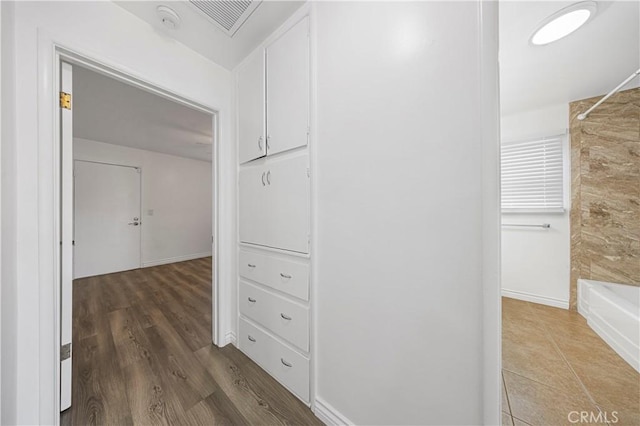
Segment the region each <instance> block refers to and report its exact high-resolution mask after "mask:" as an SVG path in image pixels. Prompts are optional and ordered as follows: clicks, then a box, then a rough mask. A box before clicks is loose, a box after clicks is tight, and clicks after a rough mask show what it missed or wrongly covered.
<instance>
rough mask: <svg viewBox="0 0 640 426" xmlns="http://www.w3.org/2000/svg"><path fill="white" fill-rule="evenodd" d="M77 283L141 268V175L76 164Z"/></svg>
mask: <svg viewBox="0 0 640 426" xmlns="http://www.w3.org/2000/svg"><path fill="white" fill-rule="evenodd" d="M74 169H75V176H74V185H75V209H74V212H75V246H74V248H75V250H74V278H81V277H87V276H93V275H101V274H107V273H112V272H119V271H127V270H130V269H136V268H139V267H140V228H141V225H142V223H141V221H140V174H141V169H139V168H136V167H130V166H120V165H114V164H105V163H94V162H90V161H79V160H77V161H75V167H74Z"/></svg>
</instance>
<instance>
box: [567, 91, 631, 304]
mask: <svg viewBox="0 0 640 426" xmlns="http://www.w3.org/2000/svg"><path fill="white" fill-rule="evenodd" d="M599 99H600V97H596V98H592V99H585V100H581V101H576V102H572V103H571V104H570V122H571V124H570V126H571V212H570V221H571V287H570V289H571V292H570V307H571V309H576V301H577V297H576V296H577V280H578V279H579V278H585V279H593V280H598V281H608V282H615V283H621V284H629V285H635V286H640V88H637V89H632V90H626V91H623V92H619V93H617V94H616V95H614V96H612V97H611V98H609V99H608V100H607V101H606V102H604V103H603V104H602V105H600V106H599V107H598V108H597V109H595V110H594V111H593V112H592V113H591V114H590V115H589V117H588V118H587V119H586V120H584V121H580V120H578V119H577V116H578V114H580V113H582V112H583V111H585V110H587V109H588V108H589V107H591V106H592V105H593V104H594V103H595V102H597V101H598V100H599Z"/></svg>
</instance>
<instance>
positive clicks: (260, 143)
mask: <svg viewBox="0 0 640 426" xmlns="http://www.w3.org/2000/svg"><path fill="white" fill-rule="evenodd" d="M262 141H263V139H262V136H260V137H259V138H258V149H259V150H260V151H262Z"/></svg>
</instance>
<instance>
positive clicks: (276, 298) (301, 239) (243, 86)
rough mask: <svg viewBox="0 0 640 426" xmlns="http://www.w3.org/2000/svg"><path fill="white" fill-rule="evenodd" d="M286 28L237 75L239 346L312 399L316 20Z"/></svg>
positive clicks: (294, 21)
mask: <svg viewBox="0 0 640 426" xmlns="http://www.w3.org/2000/svg"><path fill="white" fill-rule="evenodd" d="M285 25H287V26H288V29H287V30H284V31H279V32H278V34H277V35H275V34H274V35H273V36H271V37H269V41H265V43H264V44H263V45H262V46H261V47H260V48H259V49H257V50H256V52H255V53H254V54H252V55H251V57H249V58H247V60H245V61H244V62H243V64H242V65H241V66H240V67H239V68H238V70H237V71H236V83H237V91H236V95H237V98H236V99H237V113H238V132H237V137H238V159H239V162H240V166H239V167H238V236H239V242H240V245H239V253H238V254H239V256H238V262H239V263H238V272H239V276H238V281H237V282H238V285H237V296H238V325H239V327H238V345H239V348H240V349H241V350H242V351H243V352H244V353H245V354H247V355H248V356H249V357H250V358H251V359H253V360H254V361H255V362H256V363H258V364H259V365H260V366H261V367H262V368H264V369H265V370H266V371H267V372H269V373H270V374H271V375H272V376H274V377H275V378H276V379H277V380H278V381H280V383H282V384H283V385H284V386H286V387H287V388H288V389H289V390H290V391H291V392H293V393H294V394H295V395H296V396H298V397H299V398H300V399H302V400H303V401H304V402H306V403H307V404H308V403H309V402H310V400H311V399H312V398H311V389H310V383H309V382H310V375H311V372H310V369H309V366H310V361H311V360H310V357H311V353H310V347H311V346H310V345H311V341H310V336H311V330H310V327H311V317H312V307H311V300H310V299H311V295H312V291H311V284H312V283H311V268H312V265H311V258H310V256H309V254H310V232H311V184H310V182H311V179H310V172H311V171H310V164H309V148H308V139H309V111H310V87H311V83H310V75H311V73H310V54H309V46H310V43H309V17H308V16H305V17H304V18H302V19H300V18H299V17H298V18H293V19H291V20H290V21H289V23H287V24H285ZM276 154H277V155H276ZM273 249H277V251H276V250H273Z"/></svg>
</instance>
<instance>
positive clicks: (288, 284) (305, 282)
mask: <svg viewBox="0 0 640 426" xmlns="http://www.w3.org/2000/svg"><path fill="white" fill-rule="evenodd" d="M239 269H240V276H242V277H244V278H248V279H250V280H253V281H256V282H259V283H260V284H264V285H266V286H268V287H271V288H275V289H276V290H280V291H282V292H284V293H287V294H290V295H292V296H294V297H298V298H300V299H303V300H309V265H308V264H306V263H301V262H295V261H293V260H288V259H282V258H279V257H275V256H271V255H264V254H259V253H254V252H250V251H246V250H240V265H239Z"/></svg>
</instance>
